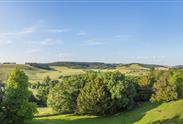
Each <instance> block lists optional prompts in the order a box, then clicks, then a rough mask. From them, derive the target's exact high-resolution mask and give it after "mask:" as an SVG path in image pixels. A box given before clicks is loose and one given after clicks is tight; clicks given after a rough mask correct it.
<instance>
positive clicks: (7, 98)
mask: <svg viewBox="0 0 183 124" xmlns="http://www.w3.org/2000/svg"><path fill="white" fill-rule="evenodd" d="M31 94H32V93H31V92H30V91H29V90H28V77H27V76H26V75H25V73H24V72H23V71H20V70H18V69H15V70H14V71H12V72H11V73H10V75H9V77H8V79H7V81H6V86H5V91H4V93H3V97H2V98H1V101H0V122H1V124H7V123H8V124H9V123H10V124H21V123H22V122H24V121H25V120H31V119H32V118H33V117H34V114H35V113H36V112H37V109H36V104H34V103H32V102H30V101H29V98H30V96H31Z"/></svg>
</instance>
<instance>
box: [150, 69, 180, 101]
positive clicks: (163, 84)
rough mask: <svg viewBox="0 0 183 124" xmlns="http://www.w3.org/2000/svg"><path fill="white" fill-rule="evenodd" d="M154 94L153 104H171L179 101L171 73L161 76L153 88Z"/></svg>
mask: <svg viewBox="0 0 183 124" xmlns="http://www.w3.org/2000/svg"><path fill="white" fill-rule="evenodd" d="M153 89H154V93H153V94H152V97H151V99H150V100H151V101H152V102H161V101H165V102H169V101H172V100H175V99H177V97H178V94H177V89H176V83H175V82H174V80H173V79H172V77H171V74H170V73H169V72H164V73H162V74H161V76H160V78H159V80H158V81H157V82H156V83H155V84H154V86H153Z"/></svg>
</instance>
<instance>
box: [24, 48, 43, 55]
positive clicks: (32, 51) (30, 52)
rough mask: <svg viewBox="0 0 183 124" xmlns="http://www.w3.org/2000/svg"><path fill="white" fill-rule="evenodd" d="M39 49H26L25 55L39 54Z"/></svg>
mask: <svg viewBox="0 0 183 124" xmlns="http://www.w3.org/2000/svg"><path fill="white" fill-rule="evenodd" d="M39 51H40V49H28V50H26V51H25V53H26V54H33V53H37V52H39Z"/></svg>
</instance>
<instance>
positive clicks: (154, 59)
mask: <svg viewBox="0 0 183 124" xmlns="http://www.w3.org/2000/svg"><path fill="white" fill-rule="evenodd" d="M182 13H183V1H173V0H166V1H154V0H151V1H139V0H133V1H132V0H130V1H124V0H123V1H122V0H121V1H120V0H118V1H111V0H105V1H104V0H100V1H97V0H96V1H94V0H93V1H92V0H87V1H86V0H82V1H79V0H75V1H68V0H67V1H64V0H57V1H56V0H55V1H50V0H42V1H39V2H38V1H37V2H34V1H32V0H29V1H28V0H24V1H23V0H21V1H20V0H19V1H17V0H11V1H9V0H6V1H3V0H0V61H1V62H4V61H13V62H17V63H24V62H27V61H28V62H53V61H90V62H94V61H98V62H107V63H131V62H140V63H154V64H164V65H179V64H183V54H182V53H183V48H182V47H183V14H182Z"/></svg>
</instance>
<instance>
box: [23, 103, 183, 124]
mask: <svg viewBox="0 0 183 124" xmlns="http://www.w3.org/2000/svg"><path fill="white" fill-rule="evenodd" d="M182 106H183V100H177V101H173V102H169V103H163V104H160V105H158V104H151V103H144V104H142V105H140V106H139V107H137V108H136V109H133V110H131V111H129V112H122V113H120V114H117V115H114V116H111V117H96V116H75V115H71V114H65V115H58V116H52V117H43V118H36V119H35V120H33V121H31V122H27V124H68V123H69V124H182V121H183V107H182Z"/></svg>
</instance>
